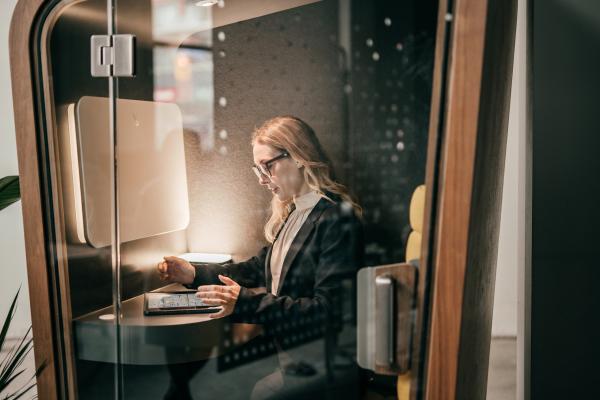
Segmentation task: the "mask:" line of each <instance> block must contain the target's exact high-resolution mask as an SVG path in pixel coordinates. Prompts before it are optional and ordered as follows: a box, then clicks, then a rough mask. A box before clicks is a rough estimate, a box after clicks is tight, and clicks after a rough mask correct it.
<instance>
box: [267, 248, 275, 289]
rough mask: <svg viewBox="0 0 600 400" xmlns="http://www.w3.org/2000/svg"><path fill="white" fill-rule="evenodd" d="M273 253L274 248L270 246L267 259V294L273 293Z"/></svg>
mask: <svg viewBox="0 0 600 400" xmlns="http://www.w3.org/2000/svg"><path fill="white" fill-rule="evenodd" d="M272 252H273V246H269V250H267V257H266V258H265V285H266V286H267V287H266V289H267V293H271V285H272V281H273V276H272V275H271V253H272Z"/></svg>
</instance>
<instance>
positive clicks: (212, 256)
mask: <svg viewBox="0 0 600 400" xmlns="http://www.w3.org/2000/svg"><path fill="white" fill-rule="evenodd" d="M179 257H181V258H183V259H184V260H186V261H189V262H199V263H214V264H220V263H224V262H227V261H231V254H219V253H184V254H181V255H180V256H179Z"/></svg>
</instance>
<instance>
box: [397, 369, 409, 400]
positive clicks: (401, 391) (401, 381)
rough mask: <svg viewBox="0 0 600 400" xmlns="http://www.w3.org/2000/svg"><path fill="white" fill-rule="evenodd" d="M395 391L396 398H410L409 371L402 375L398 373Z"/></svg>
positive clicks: (406, 399) (401, 399)
mask: <svg viewBox="0 0 600 400" xmlns="http://www.w3.org/2000/svg"><path fill="white" fill-rule="evenodd" d="M397 391H398V400H409V399H410V371H408V372H407V373H405V374H403V375H398V383H397Z"/></svg>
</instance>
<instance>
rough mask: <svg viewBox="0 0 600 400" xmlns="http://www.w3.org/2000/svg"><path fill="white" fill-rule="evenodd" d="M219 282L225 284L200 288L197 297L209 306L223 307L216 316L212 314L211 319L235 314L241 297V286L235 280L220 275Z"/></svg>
mask: <svg viewBox="0 0 600 400" xmlns="http://www.w3.org/2000/svg"><path fill="white" fill-rule="evenodd" d="M219 280H220V281H221V282H223V283H224V284H225V286H221V285H205V286H199V287H198V292H197V293H196V297H198V298H199V299H202V301H203V302H205V303H206V304H208V305H211V306H222V307H223V309H222V310H221V311H219V312H218V313H215V314H210V315H209V317H210V318H221V317H226V316H228V315H229V314H231V313H232V312H233V309H234V308H235V303H236V302H237V299H238V296H239V295H240V285H238V284H237V283H236V282H235V281H234V280H233V279H231V278H228V277H226V276H225V275H219Z"/></svg>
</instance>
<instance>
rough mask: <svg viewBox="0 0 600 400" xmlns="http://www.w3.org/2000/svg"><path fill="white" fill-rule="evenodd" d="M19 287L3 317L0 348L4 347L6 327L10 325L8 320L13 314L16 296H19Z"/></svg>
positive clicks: (10, 319)
mask: <svg viewBox="0 0 600 400" xmlns="http://www.w3.org/2000/svg"><path fill="white" fill-rule="evenodd" d="M20 291H21V289H20V288H19V290H17V294H16V295H15V298H14V299H13V301H12V303H11V304H10V308H9V309H8V314H7V315H6V318H5V319H4V324H3V325H2V331H0V350H2V349H3V348H4V341H5V340H6V334H7V333H8V328H9V327H10V322H11V321H12V318H13V316H14V315H15V308H16V306H17V298H18V297H19V292H20Z"/></svg>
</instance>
